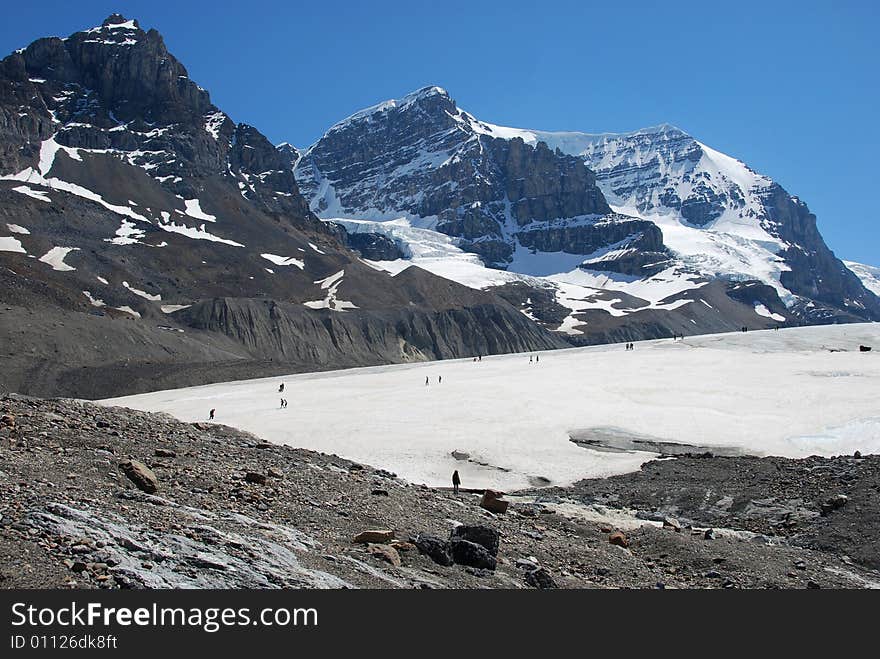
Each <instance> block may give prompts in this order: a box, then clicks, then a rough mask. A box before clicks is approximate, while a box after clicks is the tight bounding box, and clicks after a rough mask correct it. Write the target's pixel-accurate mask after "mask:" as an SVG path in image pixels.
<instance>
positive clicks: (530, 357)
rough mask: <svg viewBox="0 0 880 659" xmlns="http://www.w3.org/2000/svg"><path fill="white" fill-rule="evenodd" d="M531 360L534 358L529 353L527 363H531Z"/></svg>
mask: <svg viewBox="0 0 880 659" xmlns="http://www.w3.org/2000/svg"><path fill="white" fill-rule="evenodd" d="M533 360H534V358H533V357H532V356H531V355H529V364H531V363H532V361H533Z"/></svg>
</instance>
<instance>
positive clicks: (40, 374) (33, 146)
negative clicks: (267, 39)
mask: <svg viewBox="0 0 880 659" xmlns="http://www.w3.org/2000/svg"><path fill="white" fill-rule="evenodd" d="M294 154H295V151H292V150H291V151H285V149H276V148H275V146H274V145H272V144H271V143H270V142H269V141H268V140H267V139H266V138H265V137H264V136H263V135H262V134H261V133H260V132H259V131H258V130H257V129H256V128H254V127H252V126H248V125H245V124H240V123H235V122H234V121H233V120H232V119H231V118H230V117H229V116H228V115H227V114H225V113H224V112H223V111H222V110H221V109H219V108H218V107H216V106H215V105H214V104H212V103H211V100H210V96H209V94H208V92H207V91H206V90H204V89H202V88H201V87H199V86H198V85H197V84H196V83H195V82H194V81H193V80H192V79H191V78H190V77H189V75H188V73H187V71H186V69H185V67H184V66H183V65H182V64H181V63H180V62H179V61H177V59H175V58H174V56H173V55H172V54H171V53H169V52H168V50H167V48H166V47H165V44H164V42H163V39H162V37H161V35H160V34H159V33H158V32H157V31H155V30H149V31H144V30H142V29H141V28H140V26H139V25H138V23H137V22H136V21H133V20H128V19H126V18H124V17H122V16H119V15H113V16H111V17H109V18H108V19H107V20H105V21H104V22H103V23H102V24H101V25H99V26H96V27H94V28H91V29H88V30H84V31H81V32H77V33H75V34H72V35H71V36H69V37H67V38H65V39H60V38H56V37H52V38H46V39H40V40H38V41H36V42H34V43H32V44H31V45H29V46H28V47H26V48H23V49H21V50H19V51H16V52H15V53H12V54H10V55H9V56H7V57H6V58H4V59H3V60H2V61H0V265H2V267H0V300H2V301H3V302H4V303H5V304H6V305H7V306H6V307H4V310H3V311H2V312H0V313H2V318H0V320H2V322H0V343H2V345H3V346H4V349H6V350H5V352H8V356H7V357H5V359H7V360H8V362H9V363H8V364H6V366H7V367H6V368H4V369H0V370H2V376H0V378H2V379H0V386H4V387H6V388H9V389H13V390H18V391H33V392H36V393H49V394H52V395H55V394H58V393H63V394H65V395H80V396H89V395H92V394H94V395H107V394H108V393H111V392H112V391H113V390H114V389H115V388H116V387H118V386H123V387H126V388H127V389H128V390H129V391H134V390H137V389H142V388H144V387H155V386H157V385H159V384H160V383H164V384H166V385H168V386H174V385H178V384H182V383H194V382H199V381H202V382H203V381H206V380H216V379H220V378H223V377H230V376H232V377H240V376H248V375H253V374H261V373H266V372H267V369H268V370H270V371H271V370H275V371H279V370H286V371H288V372H289V371H290V370H291V369H292V368H303V367H310V368H315V367H319V366H323V367H326V366H330V365H334V364H336V365H350V366H354V365H362V364H369V363H373V364H375V363H385V362H389V361H406V360H417V359H429V358H442V357H451V356H463V355H471V354H475V353H478V352H481V353H489V352H501V351H509V350H514V349H516V350H528V349H532V348H538V347H541V348H550V347H558V346H564V345H567V344H566V343H565V342H564V341H562V340H560V338H559V337H557V336H554V335H551V334H549V333H548V332H547V331H546V330H544V329H543V328H541V327H538V326H537V325H535V324H534V323H532V322H531V321H530V320H529V319H527V318H525V317H524V316H523V315H522V314H520V313H517V311H516V310H515V309H514V308H513V307H511V306H510V305H509V304H508V303H507V302H505V301H504V300H502V299H501V298H498V297H497V296H495V295H493V294H491V293H485V292H481V291H475V290H472V289H469V288H467V287H465V286H462V285H459V284H454V283H452V282H449V281H445V280H442V279H440V278H438V277H436V276H434V275H432V274H430V273H428V272H425V271H423V270H420V269H418V268H414V269H412V270H411V271H408V272H407V273H406V274H405V275H403V276H398V277H392V276H390V275H389V274H388V273H386V272H383V271H381V270H377V269H376V268H374V267H371V266H370V265H368V264H366V263H364V262H363V261H362V260H361V259H360V258H359V254H357V253H354V252H352V251H350V249H348V248H347V245H349V244H350V239H351V237H350V236H349V235H348V234H347V233H346V232H345V231H344V229H343V228H342V227H341V226H339V225H328V224H326V223H324V222H321V221H319V220H318V219H317V218H316V217H315V216H314V215H313V214H312V213H311V212H310V211H309V209H308V205H307V203H306V201H305V200H304V198H303V197H302V196H301V195H300V193H299V189H298V187H297V185H296V181H295V178H294V176H293V171H292V167H291V164H290V159H291V158H292V157H294ZM353 241H354V242H355V243H357V245H358V248H359V249H360V250H361V253H362V254H364V255H365V256H368V257H372V258H388V257H396V256H398V255H399V251H398V250H397V249H396V247H395V245H394V243H392V242H391V241H389V240H387V239H383V238H382V237H379V236H364V237H357V238H354V239H353ZM35 309H40V310H41V313H40V314H34V310H35ZM447 325H455V326H460V327H462V328H466V329H467V331H456V332H448V331H442V330H441V327H445V326H447ZM23 327H27V328H29V329H28V331H25V330H23V329H22V328H23ZM13 362H14V363H13ZM267 362H270V363H269V364H268V365H267ZM163 378H164V380H163ZM108 387H109V389H108Z"/></svg>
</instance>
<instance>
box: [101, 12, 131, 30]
mask: <svg viewBox="0 0 880 659" xmlns="http://www.w3.org/2000/svg"><path fill="white" fill-rule="evenodd" d="M119 26H126V27H127V26H131V27H133V28H136V29H140V25H138V22H137V20H136V19H132V20H129V19H127V18H126V17H125V16H123V15H122V14H110V15H109V16H108V17H107V18H105V19H104V21H103V22H102V23H101V27H110V28H113V27H119Z"/></svg>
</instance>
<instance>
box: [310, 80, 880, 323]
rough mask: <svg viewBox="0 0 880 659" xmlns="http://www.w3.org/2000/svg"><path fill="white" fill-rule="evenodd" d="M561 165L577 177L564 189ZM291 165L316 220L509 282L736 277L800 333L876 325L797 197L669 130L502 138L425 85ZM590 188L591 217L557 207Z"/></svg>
mask: <svg viewBox="0 0 880 659" xmlns="http://www.w3.org/2000/svg"><path fill="white" fill-rule="evenodd" d="M501 143H508V144H510V145H511V146H510V147H508V148H507V149H506V150H505V149H501V148H499V144H501ZM548 147H549V148H548ZM512 154H513V155H512ZM521 154H527V156H528V157H523V156H522V155H521ZM570 157H575V158H577V159H579V160H580V161H582V162H584V163H585V164H586V165H587V166H588V168H589V170H590V172H591V173H590V174H588V175H582V176H580V177H575V178H573V177H571V176H570V175H569V174H570V173H571V172H572V171H574V170H573V169H572V165H571V164H570V161H569V160H567V159H568V158H570ZM511 161H514V162H515V163H516V165H518V166H513V167H511V166H510V163H511ZM296 163H297V164H296V170H295V173H296V175H297V180H298V182H299V184H300V187H301V189H302V190H303V193H304V194H305V196H306V197H307V198H308V199H309V200H310V206H311V208H312V209H313V210H314V211H315V212H316V213H318V214H319V215H320V216H321V217H322V218H325V219H329V218H345V219H349V220H370V221H380V222H381V221H390V220H394V221H398V222H399V221H400V220H401V219H403V220H405V221H407V222H408V223H409V224H410V225H411V226H413V227H418V228H422V229H429V230H434V231H439V232H441V233H444V234H446V235H448V236H451V237H452V238H453V242H454V244H455V245H456V246H458V247H460V248H462V249H463V250H465V251H468V252H473V253H476V254H478V255H479V256H480V257H481V260H482V262H484V263H486V264H488V265H490V266H492V267H496V268H497V267H502V268H504V269H506V270H507V271H510V272H516V273H520V274H529V275H536V276H543V277H548V276H549V277H551V279H550V281H557V282H558V281H560V278H562V280H563V281H565V282H566V283H569V284H576V283H579V282H580V281H582V280H583V273H584V272H587V273H591V272H592V273H601V275H597V274H594V275H590V276H592V277H593V278H594V280H595V277H596V276H602V277H605V284H606V286H607V288H608V290H610V291H622V290H623V289H621V287H619V286H617V285H616V283H617V282H618V281H620V280H621V279H624V280H630V279H632V278H636V279H642V280H646V281H650V280H651V279H653V278H655V277H657V276H660V278H661V279H663V280H669V279H673V278H675V279H680V280H681V281H682V282H683V283H686V282H695V281H699V282H705V281H707V280H711V279H718V278H721V279H723V280H725V281H747V280H748V281H755V282H759V283H760V284H762V285H764V286H768V287H770V288H772V289H773V290H774V291H775V293H776V295H777V296H778V298H779V299H780V300H781V301H782V302H783V303H784V304H785V306H786V307H787V308H788V309H789V311H790V314H791V315H792V316H797V317H799V319H801V320H807V321H813V322H829V321H834V320H855V319H858V318H867V319H880V300H878V298H877V297H875V296H874V295H873V294H872V293H870V292H869V291H866V290H865V288H864V287H863V286H862V284H861V282H860V281H859V280H858V278H856V277H854V276H853V275H852V273H850V272H849V271H848V270H847V269H846V268H845V267H844V266H843V264H842V263H841V262H840V261H839V260H837V259H836V258H835V257H834V255H833V254H832V253H831V252H830V250H828V248H827V247H826V246H825V244H824V242H823V241H822V238H821V236H820V235H819V233H818V231H817V229H816V225H815V217H814V216H813V215H811V214H810V212H809V209H808V208H807V207H806V205H805V204H803V202H802V201H800V199H798V198H797V197H794V196H792V195H789V194H788V193H787V192H786V191H785V190H783V189H782V188H781V187H780V186H779V185H778V184H776V183H775V182H774V181H772V180H771V179H770V178H768V177H766V176H763V175H760V174H758V173H756V172H754V171H752V170H751V169H750V168H749V167H748V166H746V165H745V164H744V163H742V162H740V161H738V160H736V159H734V158H731V157H730V156H727V155H725V154H723V153H720V152H718V151H716V150H714V149H712V148H710V147H708V146H706V145H705V144H702V143H701V142H699V141H697V140H696V139H694V138H693V137H691V136H690V135H688V134H686V133H685V132H683V131H681V130H679V129H677V128H675V127H673V126H669V125H661V126H657V127H654V128H648V129H644V130H639V131H635V132H633V133H625V134H599V135H591V134H586V133H577V132H568V133H559V132H546V131H538V130H526V129H517V128H509V127H503V126H497V125H494V124H490V123H486V122H482V121H480V120H478V119H477V118H475V117H474V116H473V115H471V114H469V113H467V112H465V111H464V110H462V109H460V108H458V107H457V106H456V104H455V102H454V101H453V100H452V99H451V98H450V97H449V95H448V94H447V93H446V91H445V90H443V89H441V88H439V87H426V88H424V89H421V90H419V91H417V92H414V93H412V94H409V95H407V96H405V97H403V98H402V99H400V100H390V101H385V102H383V103H380V104H378V105H376V106H373V107H371V108H367V109H365V110H362V111H360V112H358V113H356V114H354V115H352V116H351V117H348V118H347V119H345V120H343V121H341V122H339V123H337V124H335V125H334V126H333V127H331V128H330V130H328V131H327V133H326V134H325V135H324V137H322V138H321V139H320V140H319V141H318V142H317V143H316V144H314V145H312V147H310V148H309V149H308V150H306V151H305V152H304V153H302V154H300V153H299V152H297V153H296ZM594 175H595V176H594ZM523 181H525V184H523ZM594 186H595V187H596V189H597V190H599V191H600V192H601V196H602V199H601V200H598V199H596V200H595V201H594V204H593V206H592V207H591V210H592V214H590V213H587V214H579V211H578V210H576V209H575V210H572V208H573V207H576V204H573V200H575V199H576V194H575V189H576V188H585V187H586V188H587V189H589V190H590V191H591V194H595V193H594V192H592V191H593V187H594ZM605 201H607V203H608V204H609V206H610V211H612V212H613V214H609V212H608V210H606V209H605V208H604V207H603V204H604V203H605ZM548 209H549V210H548ZM581 210H583V209H581ZM640 221H641V222H642V224H639V222H640ZM621 226H625V227H627V229H626V230H625V231H620V230H619V228H620V227H621ZM398 233H399V232H398ZM596 236H600V238H596ZM398 237H399V238H401V239H402V236H400V235H399V236H398ZM404 251H405V248H404ZM536 264H540V265H539V267H537V268H536V267H535V265H536ZM433 265H436V263H434V264H433ZM609 273H610V274H609ZM623 292H625V291H623ZM756 303H758V301H752V303H750V306H754V304H756ZM777 315H778V314H777ZM578 320H579V319H577V318H574V317H570V318H568V319H567V324H566V328H573V327H575V326H577V322H578ZM580 320H583V319H580Z"/></svg>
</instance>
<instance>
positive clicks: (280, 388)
mask: <svg viewBox="0 0 880 659" xmlns="http://www.w3.org/2000/svg"><path fill="white" fill-rule="evenodd" d="M283 391H284V383H283V382H282V383H281V384H280V385H279V386H278V393H279V394H280V393H282V392H283Z"/></svg>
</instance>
